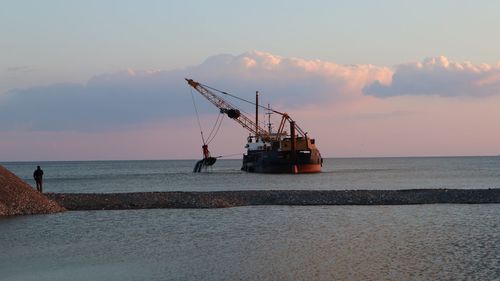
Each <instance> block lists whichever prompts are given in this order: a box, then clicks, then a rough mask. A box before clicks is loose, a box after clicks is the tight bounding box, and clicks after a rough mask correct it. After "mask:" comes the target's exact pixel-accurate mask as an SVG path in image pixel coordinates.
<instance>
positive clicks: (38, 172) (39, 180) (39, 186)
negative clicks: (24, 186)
mask: <svg viewBox="0 0 500 281" xmlns="http://www.w3.org/2000/svg"><path fill="white" fill-rule="evenodd" d="M33 178H34V179H35V182H36V190H38V191H39V192H40V193H42V183H43V170H42V169H41V168H40V166H36V170H35V171H34V172H33Z"/></svg>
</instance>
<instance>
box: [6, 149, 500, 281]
mask: <svg viewBox="0 0 500 281" xmlns="http://www.w3.org/2000/svg"><path fill="white" fill-rule="evenodd" d="M195 162H196V160H164V161H163V160H155V161H71V162H62V161H61V162H59V161H57V162H0V164H1V165H3V166H5V167H6V168H8V169H9V170H11V171H12V172H14V173H15V174H17V175H18V176H19V177H21V178H22V179H24V180H25V181H27V182H28V183H30V184H32V185H33V184H34V181H33V179H32V174H33V171H34V169H35V168H36V166H37V165H40V166H41V167H42V169H43V170H44V172H45V174H44V178H45V182H44V192H66V193H94V192H99V193H112V192H142V191H217V190H290V189H295V190H299V189H305V190H347V189H349V190H350V189H392V190H394V189H421V188H459V189H465V188H467V189H478V188H481V189H483V188H500V157H414V158H411V157H410V158H330V159H325V161H324V164H323V172H322V173H318V174H308V175H266V174H251V173H245V172H242V171H240V167H241V160H222V159H219V160H218V161H217V162H216V163H215V165H214V166H213V167H212V168H209V169H208V170H206V171H204V172H202V173H193V172H192V170H193V167H194V165H195ZM0 280H2V281H4V280H500V204H476V205H465V204H464V205H459V204H431V205H406V206H247V207H234V208H223V209H153V210H116V211H72V212H66V213H60V214H52V215H36V216H17V217H8V218H7V217H5V218H0Z"/></svg>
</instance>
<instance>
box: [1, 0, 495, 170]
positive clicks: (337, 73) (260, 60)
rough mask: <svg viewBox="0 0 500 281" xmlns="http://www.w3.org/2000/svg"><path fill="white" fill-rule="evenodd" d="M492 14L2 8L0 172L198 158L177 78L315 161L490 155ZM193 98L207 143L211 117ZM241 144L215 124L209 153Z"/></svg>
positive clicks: (101, 5) (377, 5)
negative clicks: (236, 99) (270, 128)
mask: <svg viewBox="0 0 500 281" xmlns="http://www.w3.org/2000/svg"><path fill="white" fill-rule="evenodd" d="M498 11H500V2H498V1H459V0H458V1H451V0H450V1H445V0H443V1H427V0H422V1H383V0H382V1H186V0H184V1H56V0H54V1H24V0H19V1H2V9H0V34H1V37H0V161H39V160H113V159H194V158H200V157H201V138H200V129H199V127H198V124H197V121H196V117H195V114H194V109H193V103H192V99H191V90H190V89H189V87H188V86H187V84H186V83H185V81H184V78H186V77H187V78H193V79H195V80H198V81H200V82H202V83H204V84H207V85H210V86H213V87H215V88H218V89H222V90H225V91H228V92H231V93H233V94H236V95H238V96H241V97H244V98H248V99H252V98H253V95H254V93H255V91H256V90H258V91H260V92H261V100H262V102H263V103H265V104H267V103H271V104H272V106H273V107H274V108H275V109H277V110H280V111H286V112H288V113H289V114H290V115H291V116H292V117H293V118H294V119H295V120H296V121H297V122H298V124H299V125H300V126H301V127H302V128H303V129H304V130H305V131H308V132H309V135H310V136H313V137H315V138H316V139H317V145H318V147H319V149H320V150H321V152H322V154H323V156H324V157H404V156H474V155H499V154H500V127H499V125H498V124H499V123H500V122H499V121H500V49H499V48H498V46H500V36H498V34H500V17H498ZM193 94H194V96H195V103H196V105H197V106H198V108H199V111H200V115H201V116H200V117H201V123H202V128H203V130H204V131H210V129H211V127H212V126H213V123H214V122H215V120H216V118H217V114H218V111H217V109H215V108H214V107H213V106H212V105H211V104H209V103H208V102H207V101H205V100H203V98H202V97H201V96H199V95H197V94H196V92H194V93H193ZM246 110H248V112H253V109H252V108H246ZM262 117H263V116H262ZM262 117H261V118H262ZM275 118H277V117H276V116H275ZM247 134H248V133H247V132H246V131H245V130H244V129H243V128H241V127H239V125H238V124H236V123H235V122H232V121H231V120H228V119H227V120H224V121H223V124H222V126H221V130H220V132H219V134H218V135H217V137H216V138H215V139H214V141H213V142H212V143H211V144H210V149H211V151H212V154H213V155H229V154H238V153H243V152H244V148H243V146H244V144H245V137H246V136H247Z"/></svg>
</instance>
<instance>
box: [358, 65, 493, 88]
mask: <svg viewBox="0 0 500 281" xmlns="http://www.w3.org/2000/svg"><path fill="white" fill-rule="evenodd" d="M363 91H364V93H365V94H366V95H372V96H376V97H391V96H405V95H419V96H442V97H458V96H467V97H482V96H492V95H499V94H500V64H497V65H488V64H479V65H475V64H473V63H471V62H463V63H458V62H454V61H451V60H449V59H448V58H446V57H444V56H440V57H434V58H427V59H425V60H424V61H422V62H415V63H407V64H401V65H399V66H397V67H396V69H395V71H394V74H393V75H392V81H389V82H387V81H375V82H373V83H372V84H369V85H368V86H367V87H366V88H365V89H364V90H363Z"/></svg>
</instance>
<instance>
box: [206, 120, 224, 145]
mask: <svg viewBox="0 0 500 281" xmlns="http://www.w3.org/2000/svg"><path fill="white" fill-rule="evenodd" d="M223 119H224V113H219V115H218V116H217V120H216V121H215V124H214V126H213V127H212V130H211V131H210V134H209V135H208V140H207V144H210V143H211V142H212V141H213V140H214V139H215V136H217V133H219V129H220V127H221V125H222V120H223ZM217 123H218V124H217ZM215 127H217V129H215ZM214 129H215V133H214Z"/></svg>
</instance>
